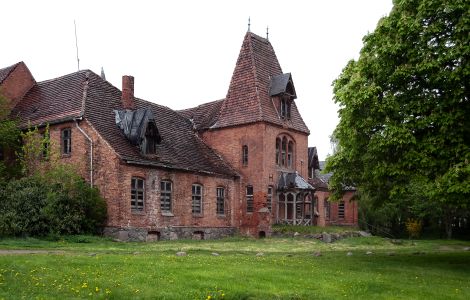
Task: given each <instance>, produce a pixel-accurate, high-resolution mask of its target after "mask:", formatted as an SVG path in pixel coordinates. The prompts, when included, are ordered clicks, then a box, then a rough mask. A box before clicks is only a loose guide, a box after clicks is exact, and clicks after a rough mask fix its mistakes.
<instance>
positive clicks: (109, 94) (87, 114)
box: [13, 70, 237, 176]
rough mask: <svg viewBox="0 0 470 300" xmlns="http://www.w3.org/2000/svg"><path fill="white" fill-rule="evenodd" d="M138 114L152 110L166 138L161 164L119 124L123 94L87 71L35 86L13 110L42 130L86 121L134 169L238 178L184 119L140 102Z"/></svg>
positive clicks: (159, 151) (159, 150) (160, 147)
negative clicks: (51, 125)
mask: <svg viewBox="0 0 470 300" xmlns="http://www.w3.org/2000/svg"><path fill="white" fill-rule="evenodd" d="M135 106H136V109H138V108H149V109H151V110H152V112H153V114H154V116H155V122H156V125H157V127H158V130H159V132H160V134H161V136H162V142H161V143H160V144H159V145H158V146H157V151H156V153H157V158H156V159H153V158H149V157H146V156H143V155H142V154H141V153H140V151H139V149H138V147H137V146H133V145H131V143H130V142H129V141H128V140H127V139H126V138H125V136H124V134H123V133H122V131H121V130H120V129H119V128H118V126H117V125H116V123H115V114H114V110H121V109H123V108H122V103H121V91H120V90H119V89H117V88H116V87H114V86H112V85H111V84H110V83H109V82H107V81H106V80H103V79H102V78H101V77H100V76H98V75H97V74H95V73H93V72H91V71H89V70H84V71H79V72H75V73H72V74H68V75H65V76H62V77H59V78H55V79H51V80H47V81H43V82H39V83H37V84H36V85H35V86H34V87H33V88H32V89H31V90H30V91H29V92H28V93H27V94H26V95H25V97H24V99H22V100H21V101H20V102H19V104H18V105H17V106H16V107H15V108H14V110H13V114H15V115H17V116H19V117H20V122H21V124H22V126H28V123H29V124H30V125H33V126H34V125H44V124H46V123H56V122H61V121H65V120H73V119H75V118H80V117H83V118H84V119H85V120H87V121H88V122H89V123H90V124H91V125H92V126H93V127H94V128H95V129H96V130H97V131H98V133H99V134H100V135H101V136H102V137H103V138H104V139H105V140H106V141H107V142H108V143H109V144H110V145H111V147H112V148H113V149H114V150H115V151H116V153H117V154H118V155H119V156H120V157H121V158H122V159H123V160H125V161H127V162H128V163H132V164H139V165H147V166H157V167H163V168H171V169H179V170H188V171H192V172H202V173H206V174H218V175H224V176H236V175H237V174H236V172H235V171H234V170H233V169H232V168H231V167H230V166H229V165H228V164H227V163H225V162H224V161H223V160H222V158H220V157H219V156H218V155H217V154H216V153H215V152H214V151H213V150H212V149H211V148H209V147H208V146H207V145H206V144H204V142H203V141H202V140H201V139H200V138H199V137H198V136H197V135H196V134H195V133H194V132H193V129H192V124H191V122H190V121H189V120H188V119H186V118H185V117H183V116H182V115H181V114H179V113H177V112H175V111H173V110H171V109H169V108H168V107H164V106H161V105H157V104H155V103H151V102H148V101H145V100H142V99H138V98H136V99H135Z"/></svg>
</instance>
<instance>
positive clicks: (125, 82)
mask: <svg viewBox="0 0 470 300" xmlns="http://www.w3.org/2000/svg"><path fill="white" fill-rule="evenodd" d="M122 107H123V108H124V109H134V77H132V76H127V75H124V76H122Z"/></svg>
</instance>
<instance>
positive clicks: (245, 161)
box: [242, 145, 248, 166]
mask: <svg viewBox="0 0 470 300" xmlns="http://www.w3.org/2000/svg"><path fill="white" fill-rule="evenodd" d="M242 165H243V166H248V145H243V146H242Z"/></svg>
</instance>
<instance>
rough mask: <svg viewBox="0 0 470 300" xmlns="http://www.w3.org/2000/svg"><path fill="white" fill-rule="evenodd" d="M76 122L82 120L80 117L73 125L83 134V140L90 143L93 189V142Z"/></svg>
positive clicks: (91, 182)
mask: <svg viewBox="0 0 470 300" xmlns="http://www.w3.org/2000/svg"><path fill="white" fill-rule="evenodd" d="M78 120H80V121H81V120H82V117H80V118H74V121H75V125H76V127H77V129H78V130H79V131H80V132H81V133H82V134H83V136H84V137H85V138H87V140H88V141H89V142H90V186H91V187H93V140H92V139H91V138H90V137H89V136H88V134H86V132H85V131H83V129H82V128H81V127H80V126H79V125H78Z"/></svg>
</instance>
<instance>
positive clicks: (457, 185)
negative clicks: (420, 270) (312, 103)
mask: <svg viewBox="0 0 470 300" xmlns="http://www.w3.org/2000/svg"><path fill="white" fill-rule="evenodd" d="M469 36H470V3H469V1H468V0H454V1H445V0H395V1H394V7H393V9H392V11H391V12H390V14H389V16H387V17H384V18H382V19H381V20H380V21H379V23H378V25H377V28H376V29H375V31H374V32H373V33H370V34H369V35H367V36H365V37H364V46H363V48H362V50H361V54H360V57H359V59H358V60H357V61H354V60H352V61H350V62H349V63H348V64H347V65H346V67H345V68H344V69H343V71H342V73H341V75H340V76H339V78H338V79H336V80H335V81H334V83H333V85H334V100H335V102H336V103H338V104H339V105H340V110H339V116H340V122H339V124H338V126H337V127H336V129H335V131H334V134H333V135H334V137H335V138H336V139H337V140H338V147H337V152H336V153H335V154H334V155H332V156H331V157H329V159H328V160H327V171H332V172H334V175H333V176H332V178H331V180H330V184H331V186H332V188H333V189H334V190H335V191H336V192H335V196H336V197H337V196H339V194H340V193H341V186H342V185H343V184H346V185H354V186H356V187H357V188H358V190H359V191H361V194H364V195H368V197H370V199H369V200H370V201H371V202H372V203H374V205H376V206H377V207H380V206H382V205H384V203H390V202H395V201H408V212H409V213H412V214H420V215H432V214H438V215H439V216H440V217H441V219H442V221H444V223H445V224H446V232H447V235H448V237H450V236H451V234H452V230H451V229H452V227H451V225H452V221H453V219H454V218H455V217H458V216H459V215H461V214H468V211H469V205H470V203H469V202H470V117H469V116H470V102H469V95H470V93H469V83H470V78H469V77H470V66H469V63H470V62H469V59H470V46H469V45H470V38H469ZM410 198H412V199H410ZM404 199H405V200H404ZM410 200H411V201H410Z"/></svg>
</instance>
